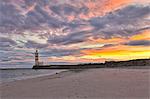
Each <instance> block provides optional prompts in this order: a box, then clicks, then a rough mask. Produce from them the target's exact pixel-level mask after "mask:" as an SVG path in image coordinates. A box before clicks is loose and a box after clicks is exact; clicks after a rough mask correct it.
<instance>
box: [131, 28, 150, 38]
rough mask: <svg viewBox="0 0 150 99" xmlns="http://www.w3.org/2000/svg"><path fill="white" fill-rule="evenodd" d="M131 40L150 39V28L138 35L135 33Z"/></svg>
mask: <svg viewBox="0 0 150 99" xmlns="http://www.w3.org/2000/svg"><path fill="white" fill-rule="evenodd" d="M130 40H150V30H145V31H143V32H141V33H139V34H137V35H134V36H132V37H131V38H130Z"/></svg>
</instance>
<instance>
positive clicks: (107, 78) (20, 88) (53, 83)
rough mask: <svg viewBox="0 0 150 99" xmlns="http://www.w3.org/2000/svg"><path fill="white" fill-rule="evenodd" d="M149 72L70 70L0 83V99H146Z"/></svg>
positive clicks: (121, 69) (122, 69) (110, 69)
mask: <svg viewBox="0 0 150 99" xmlns="http://www.w3.org/2000/svg"><path fill="white" fill-rule="evenodd" d="M138 68H139V67H138ZM147 68H149V67H147ZM149 73H150V69H146V68H142V69H137V68H129V69H128V68H106V69H105V68H101V69H85V70H82V69H81V70H69V71H67V72H61V73H57V74H55V75H51V76H44V77H38V78H32V79H26V80H20V81H14V82H11V83H5V84H1V85H0V90H1V99H122V98H124V99H148V98H149V97H150V94H149V91H150V89H149V86H150V85H149V82H150V80H149V77H150V74H149Z"/></svg>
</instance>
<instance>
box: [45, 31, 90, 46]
mask: <svg viewBox="0 0 150 99" xmlns="http://www.w3.org/2000/svg"><path fill="white" fill-rule="evenodd" d="M89 36H90V33H89V32H88V31H81V32H75V33H71V34H68V35H66V36H56V37H50V38H49V40H48V42H49V43H52V44H62V45H69V44H76V43H81V42H84V41H85V40H86V39H87V38H88V37H89Z"/></svg>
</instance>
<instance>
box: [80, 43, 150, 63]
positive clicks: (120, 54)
mask: <svg viewBox="0 0 150 99" xmlns="http://www.w3.org/2000/svg"><path fill="white" fill-rule="evenodd" d="M82 53H84V54H85V56H84V57H85V58H86V57H87V58H88V57H89V56H91V57H97V56H101V57H102V58H106V59H119V60H129V59H138V58H148V57H150V47H148V46H147V47H146V46H145V47H141V46H138V47H137V46H136V47H134V46H125V45H118V46H113V47H108V48H103V49H99V50H94V49H92V50H83V51H82Z"/></svg>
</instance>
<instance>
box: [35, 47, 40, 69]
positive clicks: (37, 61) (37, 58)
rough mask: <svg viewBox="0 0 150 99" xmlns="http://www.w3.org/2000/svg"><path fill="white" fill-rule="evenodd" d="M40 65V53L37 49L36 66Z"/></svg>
mask: <svg viewBox="0 0 150 99" xmlns="http://www.w3.org/2000/svg"><path fill="white" fill-rule="evenodd" d="M38 65H39V53H38V50H37V49H36V52H35V66H38Z"/></svg>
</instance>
